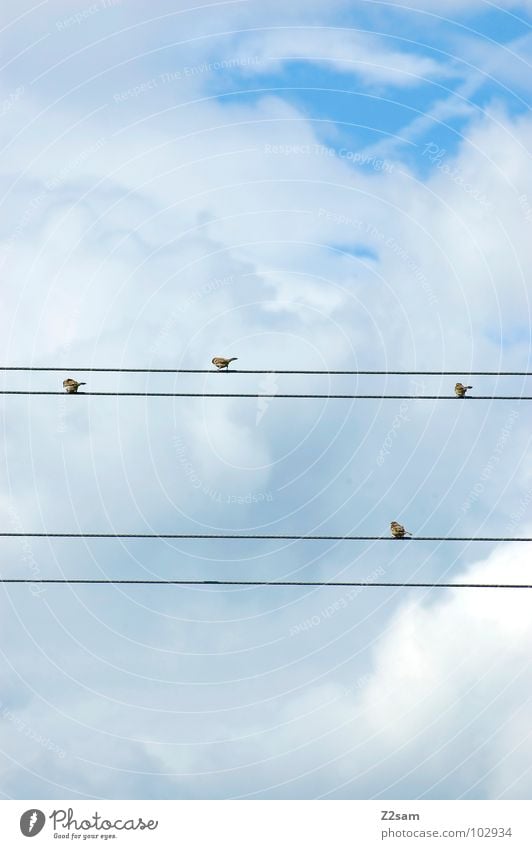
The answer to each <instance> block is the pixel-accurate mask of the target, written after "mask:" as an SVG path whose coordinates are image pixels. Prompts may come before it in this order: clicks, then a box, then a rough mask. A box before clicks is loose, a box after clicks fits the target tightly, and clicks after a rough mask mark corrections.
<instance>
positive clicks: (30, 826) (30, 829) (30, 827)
mask: <svg viewBox="0 0 532 849" xmlns="http://www.w3.org/2000/svg"><path fill="white" fill-rule="evenodd" d="M36 822H37V811H34V812H33V813H32V815H31V817H30V821H29V828H28V831H33V826H34V825H35V823H36Z"/></svg>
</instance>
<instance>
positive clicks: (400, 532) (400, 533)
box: [390, 522, 412, 539]
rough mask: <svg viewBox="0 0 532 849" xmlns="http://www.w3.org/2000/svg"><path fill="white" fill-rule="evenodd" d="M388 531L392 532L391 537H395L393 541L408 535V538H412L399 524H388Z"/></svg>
mask: <svg viewBox="0 0 532 849" xmlns="http://www.w3.org/2000/svg"><path fill="white" fill-rule="evenodd" d="M390 530H391V532H392V536H393V537H395V539H403V537H404V535H405V534H408V536H412V534H411V533H410V531H405V529H404V527H403V526H402V525H400V524H399V522H390Z"/></svg>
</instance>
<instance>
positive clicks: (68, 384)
mask: <svg viewBox="0 0 532 849" xmlns="http://www.w3.org/2000/svg"><path fill="white" fill-rule="evenodd" d="M86 385H87V384H86V383H78V381H77V380H73V379H72V378H71V377H67V379H66V380H63V386H64V388H65V392H68V394H69V395H72V394H73V393H74V392H77V391H78V389H79V387H80V386H86Z"/></svg>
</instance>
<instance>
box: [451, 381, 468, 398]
mask: <svg viewBox="0 0 532 849" xmlns="http://www.w3.org/2000/svg"><path fill="white" fill-rule="evenodd" d="M468 389H473V387H472V386H464V384H463V383H456V384H455V387H454V391H455V393H456V395H457V396H458V397H459V398H463V397H464V395H465V394H466V392H467V390H468Z"/></svg>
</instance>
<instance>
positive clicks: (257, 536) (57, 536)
mask: <svg viewBox="0 0 532 849" xmlns="http://www.w3.org/2000/svg"><path fill="white" fill-rule="evenodd" d="M0 537H42V538H45V539H224V540H225V539H238V540H245V539H249V540H291V541H295V540H311V541H317V540H322V541H342V540H344V541H345V540H347V541H355V540H388V541H392V540H393V541H397V540H398V539H399V540H402V541H403V542H406V541H408V540H411V541H414V542H415V541H425V542H427V541H428V542H532V537H420V536H414V537H392V536H328V535H321V534H320V535H314V534H308V535H306V534H228V533H219V534H153V533H48V532H47V531H42V532H40V531H38V532H29V533H24V532H22V531H0Z"/></svg>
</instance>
